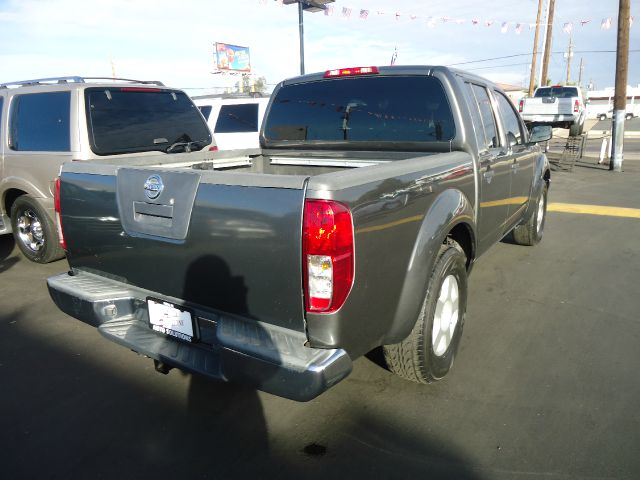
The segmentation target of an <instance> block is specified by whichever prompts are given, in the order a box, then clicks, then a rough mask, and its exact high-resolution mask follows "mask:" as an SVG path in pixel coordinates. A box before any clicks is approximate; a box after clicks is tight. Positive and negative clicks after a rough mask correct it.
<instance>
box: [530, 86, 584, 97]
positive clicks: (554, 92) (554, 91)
mask: <svg viewBox="0 0 640 480" xmlns="http://www.w3.org/2000/svg"><path fill="white" fill-rule="evenodd" d="M533 96H534V97H535V98H549V97H554V98H571V97H577V96H578V89H577V88H576V87H540V88H538V89H537V90H536V93H535V94H534V95H533Z"/></svg>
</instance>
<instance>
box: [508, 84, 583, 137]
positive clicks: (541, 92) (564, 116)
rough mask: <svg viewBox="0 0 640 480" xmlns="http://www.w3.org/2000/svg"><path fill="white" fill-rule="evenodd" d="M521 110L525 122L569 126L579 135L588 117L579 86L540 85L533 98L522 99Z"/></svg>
mask: <svg viewBox="0 0 640 480" xmlns="http://www.w3.org/2000/svg"><path fill="white" fill-rule="evenodd" d="M519 111H520V114H521V116H522V119H523V120H524V121H525V123H527V124H530V125H551V126H552V127H559V128H568V129H569V135H571V136H577V135H580V134H581V133H582V130H583V129H584V121H585V119H586V117H587V115H586V109H585V105H584V101H583V99H582V93H581V92H580V89H579V88H578V87H563V86H560V85H554V86H552V87H539V88H537V89H536V91H535V92H534V94H533V97H531V98H523V99H522V100H520V105H519Z"/></svg>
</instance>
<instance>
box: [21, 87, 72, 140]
mask: <svg viewBox="0 0 640 480" xmlns="http://www.w3.org/2000/svg"><path fill="white" fill-rule="evenodd" d="M70 109H71V93H70V92H46V93H32V94H25V95H16V96H15V97H14V99H13V101H12V102H11V114H10V120H9V133H10V135H9V147H10V148H11V149H12V150H17V151H32V152H33V151H35V152H68V151H69V150H71V146H70V143H71V141H70V130H69V115H70Z"/></svg>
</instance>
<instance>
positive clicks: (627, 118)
mask: <svg viewBox="0 0 640 480" xmlns="http://www.w3.org/2000/svg"><path fill="white" fill-rule="evenodd" d="M624 118H625V119H626V120H631V119H632V118H633V115H632V114H631V113H627V114H626V115H625V116H624Z"/></svg>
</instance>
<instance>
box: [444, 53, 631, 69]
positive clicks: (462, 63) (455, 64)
mask: <svg viewBox="0 0 640 480" xmlns="http://www.w3.org/2000/svg"><path fill="white" fill-rule="evenodd" d="M632 52H640V49H639V50H629V53H632ZM564 53H565V52H564V51H562V52H551V55H561V54H562V55H564ZM573 53H616V51H615V50H575V51H574V52H573ZM528 56H531V53H517V54H515V55H505V56H503V57H493V58H484V59H482V60H469V61H468V62H458V63H450V64H448V65H447V66H449V67H454V66H457V65H468V64H471V63H482V62H491V61H494V60H506V59H507V58H515V57H528Z"/></svg>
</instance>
